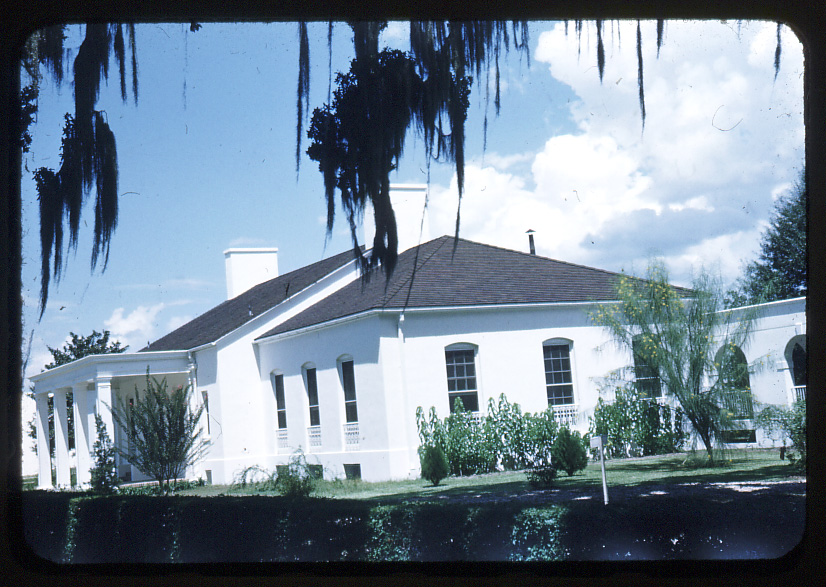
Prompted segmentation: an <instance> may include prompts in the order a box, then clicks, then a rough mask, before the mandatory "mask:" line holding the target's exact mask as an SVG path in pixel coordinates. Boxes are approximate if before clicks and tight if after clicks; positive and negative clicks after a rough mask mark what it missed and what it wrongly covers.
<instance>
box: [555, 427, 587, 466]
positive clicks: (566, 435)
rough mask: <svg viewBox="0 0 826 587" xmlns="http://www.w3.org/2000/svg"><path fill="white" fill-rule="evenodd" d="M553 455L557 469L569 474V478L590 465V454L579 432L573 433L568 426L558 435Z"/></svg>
mask: <svg viewBox="0 0 826 587" xmlns="http://www.w3.org/2000/svg"><path fill="white" fill-rule="evenodd" d="M552 453H553V457H554V464H555V466H556V468H557V469H562V470H563V471H565V472H566V473H568V476H569V477H570V476H571V475H573V474H574V473H576V472H578V471H581V470H583V469H584V468H585V467H586V466H587V465H588V454H587V453H586V451H585V443H584V442H583V441H582V437H581V436H580V435H579V432H576V431H574V432H571V431H570V430H569V429H568V428H567V426H566V427H563V428H562V429H561V430H560V431H559V434H557V436H556V441H555V442H554V445H553V449H552Z"/></svg>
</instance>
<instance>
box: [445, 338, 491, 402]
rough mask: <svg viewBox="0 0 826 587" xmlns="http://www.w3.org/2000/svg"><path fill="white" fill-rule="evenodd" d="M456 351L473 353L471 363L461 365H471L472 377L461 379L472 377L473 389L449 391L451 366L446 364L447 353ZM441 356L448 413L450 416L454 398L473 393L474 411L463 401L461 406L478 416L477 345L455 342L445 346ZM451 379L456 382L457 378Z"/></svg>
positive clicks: (479, 397) (480, 398)
mask: <svg viewBox="0 0 826 587" xmlns="http://www.w3.org/2000/svg"><path fill="white" fill-rule="evenodd" d="M456 351H471V352H472V353H473V362H472V363H463V364H462V365H465V366H466V365H473V375H471V376H468V375H465V376H464V377H463V379H469V378H470V377H473V383H474V388H473V389H461V390H456V389H455V390H452V391H451V389H450V381H451V375H450V366H451V365H450V364H448V362H447V353H449V352H456ZM442 356H443V361H444V365H445V371H446V373H445V374H446V377H445V385H446V387H447V401H448V409H449V413H451V414H452V413H453V403H454V401H455V399H456V397H461V396H463V395H465V396H466V395H470V394H471V393H474V394H475V395H476V409H475V410H473V409H470V407H468V405H467V404H466V403H465V402H464V401H462V404H463V405H464V407H465V409H466V410H468V411H470V412H473V413H474V414H478V413H479V408H480V406H481V405H482V397H481V393H480V385H479V364H478V359H479V347H478V345H475V344H472V343H469V342H457V343H453V344H449V345H447V346H445V348H444V355H442ZM453 366H454V367H455V363H454V364H453ZM453 379H454V380H458V379H459V378H457V377H456V376H455V375H454V376H453Z"/></svg>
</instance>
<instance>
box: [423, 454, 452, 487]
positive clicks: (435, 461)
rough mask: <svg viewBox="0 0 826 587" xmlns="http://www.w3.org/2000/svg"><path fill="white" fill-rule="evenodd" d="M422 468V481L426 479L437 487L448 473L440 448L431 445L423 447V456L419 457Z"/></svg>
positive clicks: (448, 466)
mask: <svg viewBox="0 0 826 587" xmlns="http://www.w3.org/2000/svg"><path fill="white" fill-rule="evenodd" d="M419 460H420V462H421V467H422V479H427V480H428V481H430V482H431V483H433V485H434V486H435V485H438V484H439V481H441V480H442V479H444V478H445V477H447V476H448V474H449V473H450V465H448V463H447V459H446V458H445V453H444V451H443V450H442V449H441V447H439V446H436V445H431V446H428V447H425V449H424V454H423V455H422V456H421V457H419Z"/></svg>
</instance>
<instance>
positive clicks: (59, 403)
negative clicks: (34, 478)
mask: <svg viewBox="0 0 826 587" xmlns="http://www.w3.org/2000/svg"><path fill="white" fill-rule="evenodd" d="M53 408H54V445H55V450H54V452H55V469H57V486H58V487H68V486H69V484H70V482H71V475H70V473H69V468H70V467H71V463H70V462H69V420H68V414H67V412H66V389H56V390H55V391H54V398H53Z"/></svg>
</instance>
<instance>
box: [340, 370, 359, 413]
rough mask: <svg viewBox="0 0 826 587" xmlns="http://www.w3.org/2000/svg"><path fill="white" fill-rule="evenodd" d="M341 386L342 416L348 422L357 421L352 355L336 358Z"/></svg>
mask: <svg viewBox="0 0 826 587" xmlns="http://www.w3.org/2000/svg"><path fill="white" fill-rule="evenodd" d="M338 365H339V374H340V376H341V387H342V388H343V389H344V416H345V418H346V421H347V423H348V424H352V423H355V422H358V421H359V413H358V404H357V402H356V374H355V368H354V365H353V357H351V356H349V355H343V356H341V357H339V359H338Z"/></svg>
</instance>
